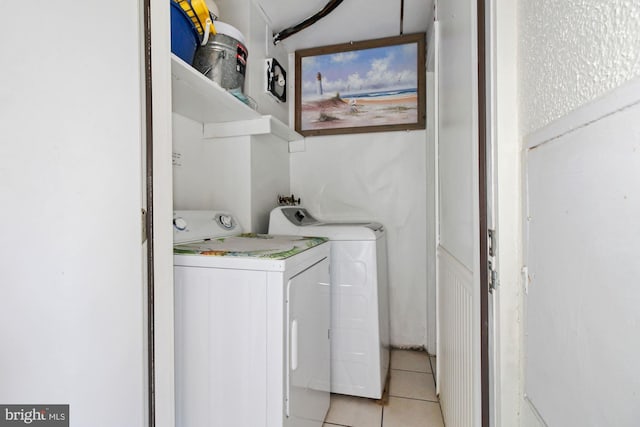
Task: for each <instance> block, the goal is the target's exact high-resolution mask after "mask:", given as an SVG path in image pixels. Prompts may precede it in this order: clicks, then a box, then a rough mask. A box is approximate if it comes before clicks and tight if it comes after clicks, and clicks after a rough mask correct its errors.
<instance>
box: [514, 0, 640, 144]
mask: <svg viewBox="0 0 640 427" xmlns="http://www.w3.org/2000/svg"><path fill="white" fill-rule="evenodd" d="M519 20H520V59H519V62H520V77H521V86H520V99H521V101H520V102H521V107H522V111H521V112H522V116H521V120H522V122H521V125H522V127H521V132H522V134H523V135H526V134H528V133H530V132H532V131H534V130H536V129H539V128H541V127H542V126H544V125H546V124H548V123H549V122H551V121H553V120H554V119H557V118H559V117H561V116H563V115H565V114H566V113H568V112H569V111H571V110H573V109H575V108H577V107H579V106H581V105H583V104H585V103H586V102H588V101H590V100H593V99H594V98H597V97H598V96H600V95H602V94H604V93H606V92H607V91H609V90H610V89H613V88H615V87H617V86H619V85H620V84H621V83H624V82H625V81H627V80H630V79H631V78H633V77H635V76H640V2H639V1H638V0H540V1H521V2H520V17H519Z"/></svg>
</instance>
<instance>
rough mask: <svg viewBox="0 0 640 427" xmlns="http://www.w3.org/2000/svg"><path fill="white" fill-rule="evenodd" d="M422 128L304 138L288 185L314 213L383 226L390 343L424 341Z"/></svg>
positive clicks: (319, 215)
mask: <svg viewBox="0 0 640 427" xmlns="http://www.w3.org/2000/svg"><path fill="white" fill-rule="evenodd" d="M425 141H426V132H425V131H405V132H388V133H365V134H355V135H345V136H323V137H312V138H306V139H305V145H306V149H305V151H303V152H296V153H291V157H290V159H291V190H292V192H293V193H294V194H295V196H296V197H300V198H301V199H302V204H303V205H304V206H305V207H307V208H308V209H309V210H310V211H311V212H312V213H314V214H315V215H316V216H317V217H318V218H320V219H328V220H344V221H347V220H374V221H378V222H380V223H382V224H383V225H384V226H385V228H386V230H387V239H388V259H389V288H390V296H389V304H390V314H391V317H390V321H391V344H392V345H394V346H421V347H422V346H425V345H426V304H425V301H426V298H427V296H426V291H427V290H426V280H427V271H426V263H425V260H426V251H427V249H426V241H427V238H426V206H427V202H426V190H425V182H426V151H425V150H426V144H425Z"/></svg>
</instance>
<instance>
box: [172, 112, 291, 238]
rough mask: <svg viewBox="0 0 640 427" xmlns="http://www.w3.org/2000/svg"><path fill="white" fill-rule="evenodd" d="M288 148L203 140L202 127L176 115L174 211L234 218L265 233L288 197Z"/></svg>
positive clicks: (252, 140) (266, 139) (258, 141)
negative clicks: (281, 198) (221, 212)
mask: <svg viewBox="0 0 640 427" xmlns="http://www.w3.org/2000/svg"><path fill="white" fill-rule="evenodd" d="M288 147H289V146H288V144H287V142H286V141H283V140H281V139H279V138H277V137H275V136H272V135H268V134H267V135H256V136H236V137H227V138H202V123H198V122H195V121H193V120H190V119H188V118H185V117H183V116H181V115H179V114H174V115H173V193H174V198H173V202H174V203H173V207H174V209H216V210H226V211H229V212H231V213H233V214H234V215H235V216H236V218H237V219H238V221H239V222H240V225H241V226H242V228H243V230H245V231H247V232H249V231H250V232H255V233H266V232H267V230H268V228H269V213H270V212H271V210H272V209H273V208H274V207H276V206H277V204H278V203H277V196H278V194H289V193H290V189H289V152H288Z"/></svg>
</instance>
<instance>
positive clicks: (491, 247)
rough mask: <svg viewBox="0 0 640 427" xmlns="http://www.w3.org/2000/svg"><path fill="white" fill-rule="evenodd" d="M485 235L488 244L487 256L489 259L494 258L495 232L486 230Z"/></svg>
mask: <svg viewBox="0 0 640 427" xmlns="http://www.w3.org/2000/svg"><path fill="white" fill-rule="evenodd" d="M487 233H488V235H489V238H488V239H487V240H488V243H489V256H490V257H491V258H493V257H495V256H496V230H492V229H490V228H489V229H487Z"/></svg>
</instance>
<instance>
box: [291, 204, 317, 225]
mask: <svg viewBox="0 0 640 427" xmlns="http://www.w3.org/2000/svg"><path fill="white" fill-rule="evenodd" d="M282 213H283V214H284V216H285V217H286V218H287V219H288V220H289V221H291V222H292V223H294V224H295V225H298V226H305V225H313V224H317V223H318V222H319V221H318V220H317V219H315V218H314V217H313V216H311V214H310V213H309V212H308V211H307V210H306V209H305V208H296V207H291V208H282Z"/></svg>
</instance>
